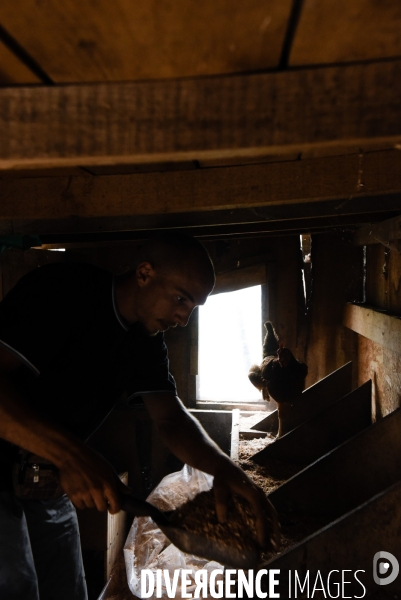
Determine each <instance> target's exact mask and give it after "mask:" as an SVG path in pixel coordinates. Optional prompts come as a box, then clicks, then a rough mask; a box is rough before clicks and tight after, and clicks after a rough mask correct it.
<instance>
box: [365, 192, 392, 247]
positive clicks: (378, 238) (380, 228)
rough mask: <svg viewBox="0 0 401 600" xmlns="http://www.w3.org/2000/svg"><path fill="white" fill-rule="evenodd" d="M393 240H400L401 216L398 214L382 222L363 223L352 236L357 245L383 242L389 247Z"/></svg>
mask: <svg viewBox="0 0 401 600" xmlns="http://www.w3.org/2000/svg"><path fill="white" fill-rule="evenodd" d="M400 212H401V202H400ZM394 240H401V216H399V215H398V216H396V217H393V218H392V219H387V220H386V221H383V222H382V223H375V224H369V225H365V226H364V227H361V229H359V230H358V231H356V232H355V236H354V243H355V244H356V245H358V246H366V245H367V244H383V245H384V246H388V247H389V246H390V245H391V242H393V241H394Z"/></svg>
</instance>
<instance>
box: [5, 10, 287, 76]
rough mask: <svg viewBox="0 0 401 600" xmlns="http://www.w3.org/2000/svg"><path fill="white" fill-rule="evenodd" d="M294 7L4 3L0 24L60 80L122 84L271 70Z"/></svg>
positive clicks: (277, 58) (275, 63)
mask: <svg viewBox="0 0 401 600" xmlns="http://www.w3.org/2000/svg"><path fill="white" fill-rule="evenodd" d="M290 9H291V0H271V1H270V2H268V3H266V2H265V1H264V0H248V1H247V2H246V3H244V2H242V1H241V0H203V2H198V3H194V2H193V1H192V0H178V1H177V0H176V1H175V2H157V1H156V0H151V1H149V0H148V1H147V2H141V1H140V0H114V2H113V3H110V2H108V1H107V0H97V2H96V5H95V9H94V4H93V2H91V0H81V1H80V2H77V1H76V0H65V1H64V2H61V3H60V2H58V1H57V0H51V1H50V2H46V3H45V4H43V3H41V2H31V3H27V2H25V1H24V0H3V2H2V11H1V21H2V24H3V25H4V27H5V28H6V29H7V30H8V31H9V32H10V33H11V34H12V35H13V36H14V37H15V38H16V39H17V40H18V41H19V43H20V44H21V45H22V46H23V47H24V48H26V50H27V51H29V53H30V54H31V55H32V56H33V57H34V58H35V59H36V61H37V62H38V63H40V64H41V65H42V67H43V68H44V69H45V71H46V72H47V73H48V74H49V75H50V76H51V77H52V79H53V80H54V81H56V82H59V83H60V82H70V81H105V80H108V81H123V80H136V79H148V78H150V79H160V78H162V77H183V76H191V75H208V74H214V73H231V72H243V71H255V70H260V69H266V68H268V67H274V66H276V65H277V64H278V61H279V57H280V52H281V46H282V42H283V38H284V35H285V30H286V25H287V19H288V16H289V13H290ZM32 23H34V24H35V26H34V27H33V26H32ZM60 57H62V58H60Z"/></svg>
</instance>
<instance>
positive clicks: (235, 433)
mask: <svg viewBox="0 0 401 600" xmlns="http://www.w3.org/2000/svg"><path fill="white" fill-rule="evenodd" d="M239 419H240V410H239V408H234V409H233V411H232V429H231V451H230V457H231V459H232V460H238V448H239Z"/></svg>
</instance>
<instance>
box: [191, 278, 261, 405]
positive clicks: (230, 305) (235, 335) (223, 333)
mask: <svg viewBox="0 0 401 600" xmlns="http://www.w3.org/2000/svg"><path fill="white" fill-rule="evenodd" d="M261 360H262V310H261V286H260V285H258V286H255V287H251V288H246V289H243V290H239V291H236V292H228V293H226V294H216V296H211V297H210V298H208V300H207V302H206V304H205V305H204V306H201V307H200V308H199V368H198V370H199V374H198V399H199V400H216V401H232V402H246V401H252V400H253V401H255V400H261V394H260V392H259V391H258V390H257V389H256V388H255V387H254V386H253V385H252V384H251V383H250V382H249V380H248V370H249V367H250V366H251V365H252V364H255V363H256V364H259V363H260V362H261Z"/></svg>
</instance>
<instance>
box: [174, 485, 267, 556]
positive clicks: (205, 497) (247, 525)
mask: <svg viewBox="0 0 401 600" xmlns="http://www.w3.org/2000/svg"><path fill="white" fill-rule="evenodd" d="M171 520H172V522H173V523H175V524H176V525H177V526H179V527H184V529H186V530H187V531H190V532H192V533H197V534H200V535H203V536H205V537H206V538H207V539H211V540H215V541H217V542H219V543H220V544H224V545H225V546H231V547H235V548H238V549H239V550H242V549H248V548H249V549H252V548H254V546H255V545H256V543H257V541H256V539H257V534H256V527H255V518H254V515H253V511H252V509H251V506H250V504H249V503H248V502H247V501H246V500H244V499H243V498H241V497H239V496H236V495H234V496H232V497H231V498H230V503H229V508H228V519H227V521H226V522H225V523H219V522H218V519H217V514H216V508H215V500H214V493H213V490H210V491H209V492H202V493H201V494H198V495H197V496H195V498H194V499H193V500H191V501H189V502H186V503H185V504H184V505H183V506H181V507H180V508H179V509H178V510H176V511H174V513H173V514H172V515H171Z"/></svg>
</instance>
